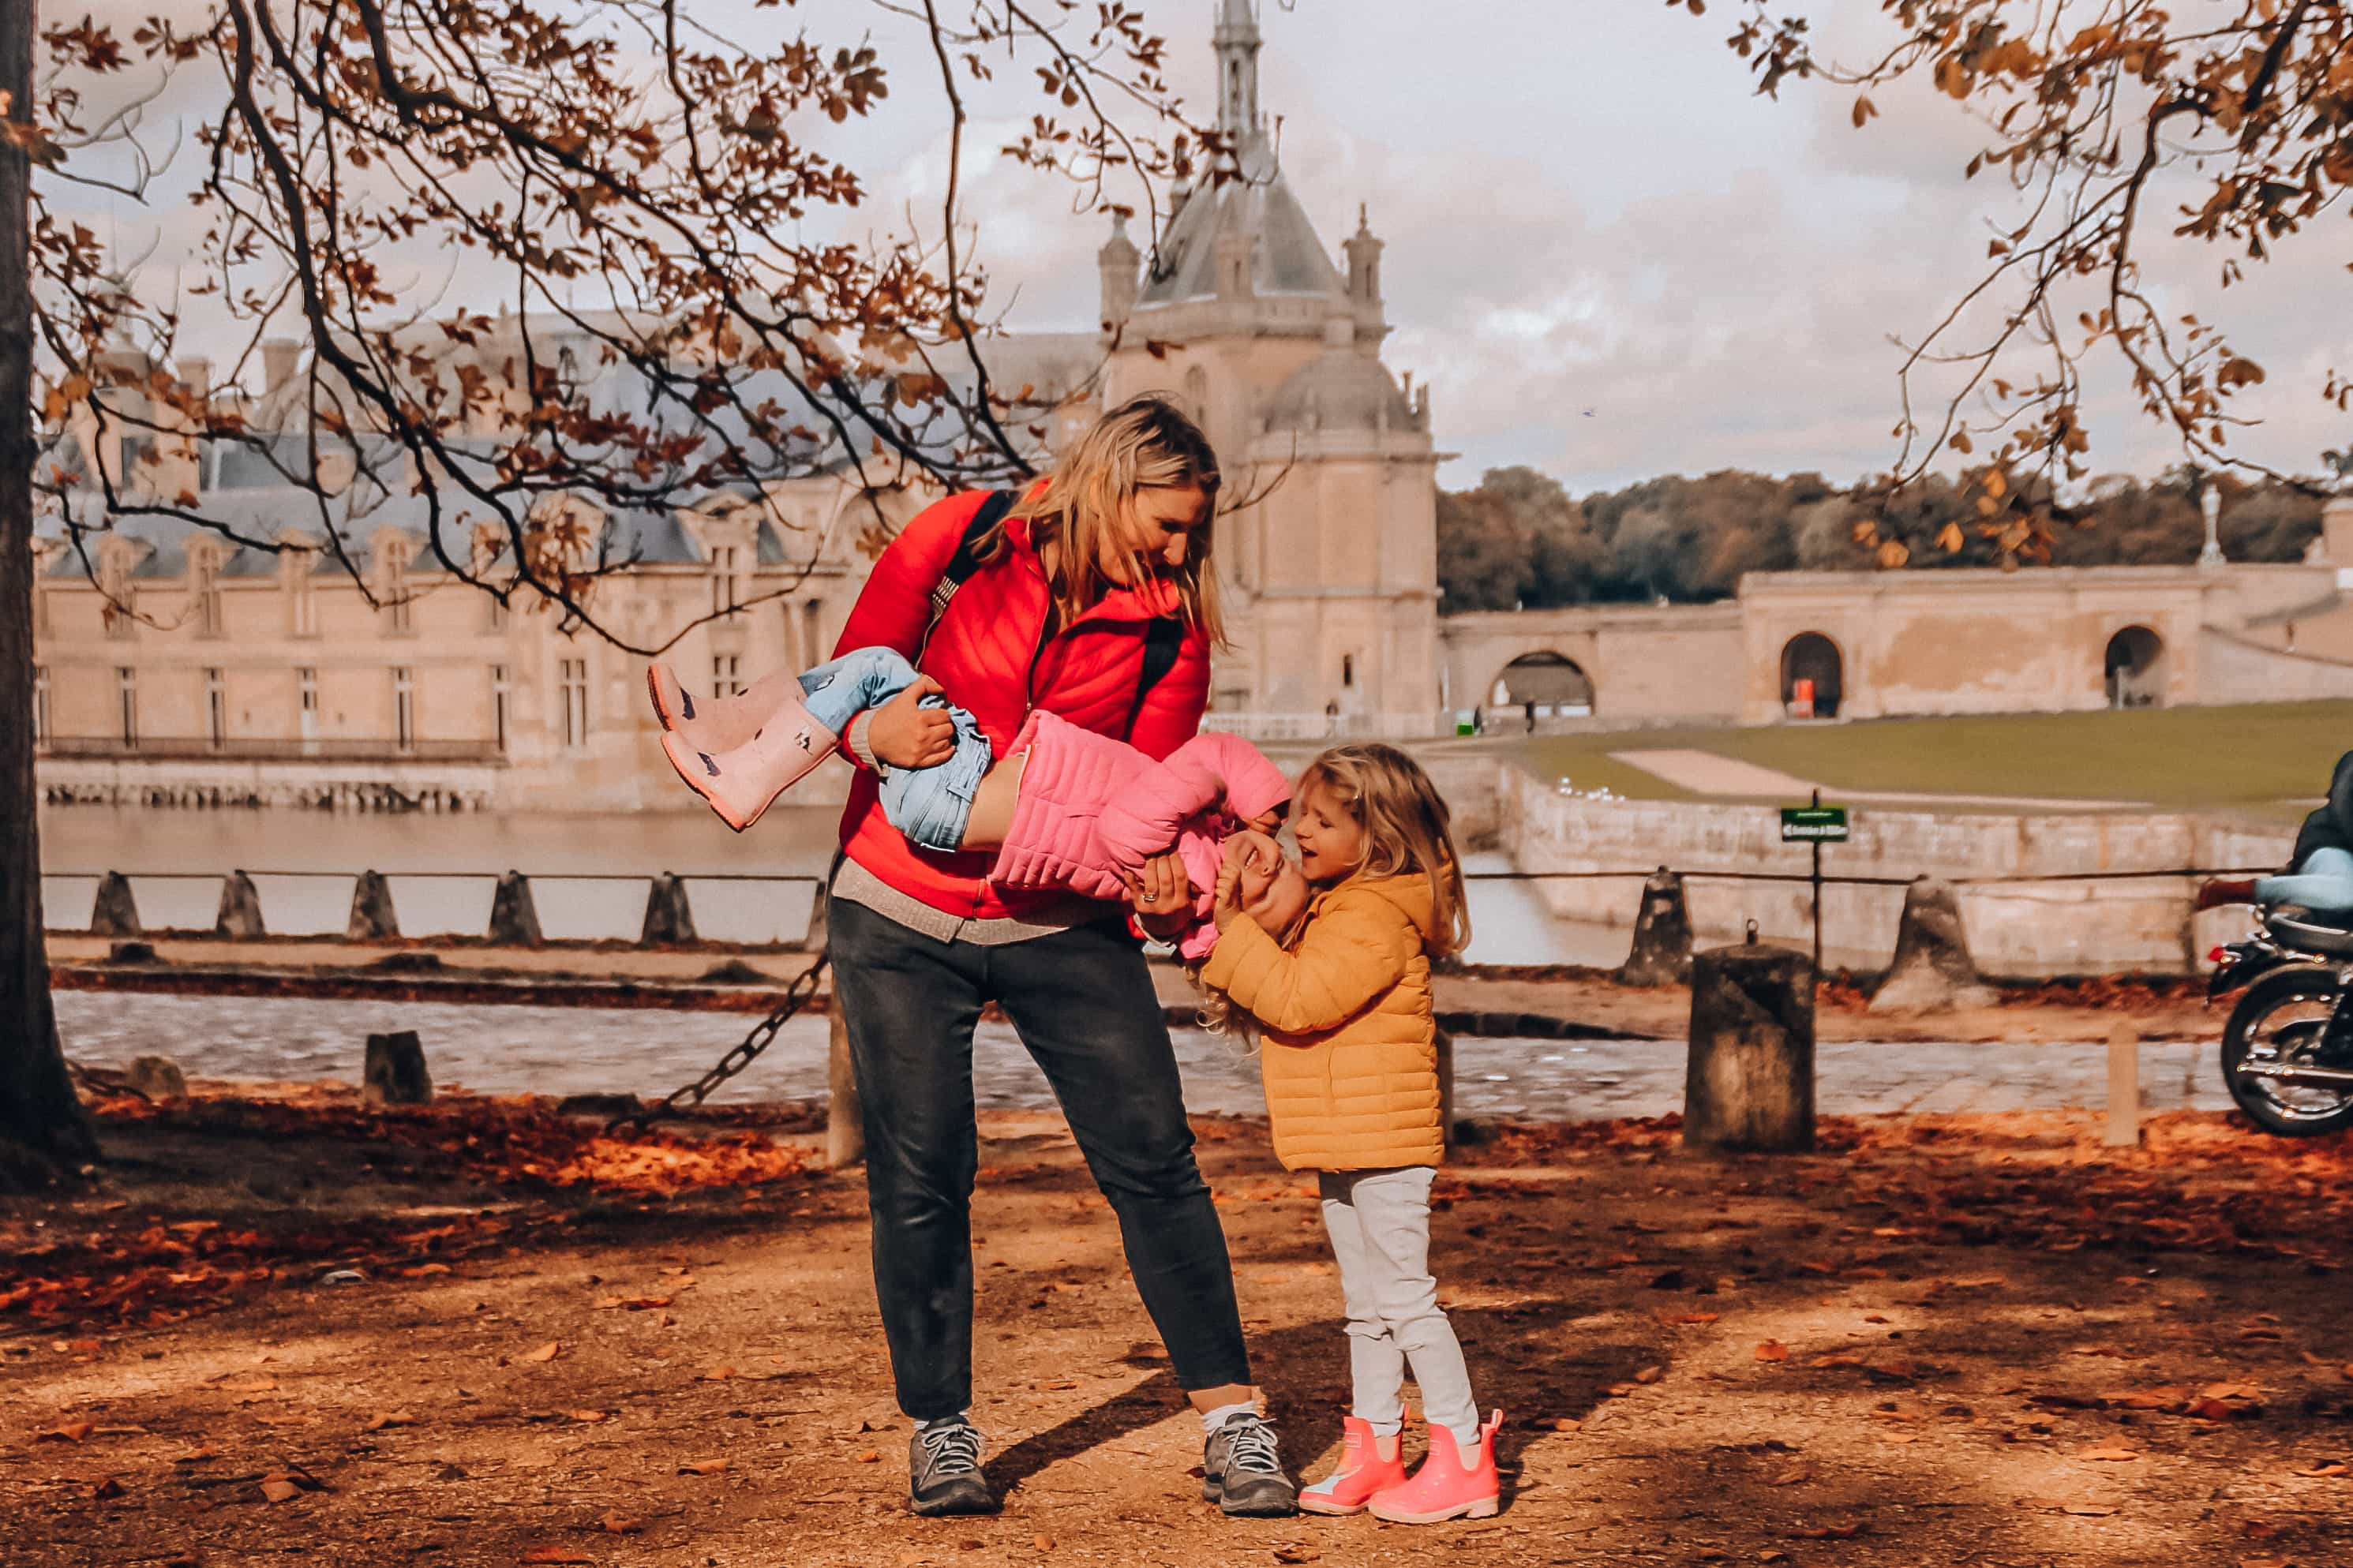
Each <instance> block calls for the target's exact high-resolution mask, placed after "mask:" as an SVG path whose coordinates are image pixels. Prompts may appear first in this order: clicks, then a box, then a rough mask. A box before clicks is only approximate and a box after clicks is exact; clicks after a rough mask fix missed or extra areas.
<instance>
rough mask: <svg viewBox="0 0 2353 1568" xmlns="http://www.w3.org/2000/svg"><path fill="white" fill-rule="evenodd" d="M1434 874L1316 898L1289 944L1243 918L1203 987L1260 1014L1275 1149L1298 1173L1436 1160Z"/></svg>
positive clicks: (1370, 882) (1220, 948) (1222, 944)
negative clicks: (1295, 939) (1432, 960)
mask: <svg viewBox="0 0 2353 1568" xmlns="http://www.w3.org/2000/svg"><path fill="white" fill-rule="evenodd" d="M1436 903H1437V900H1436V899H1435V897H1434V896H1433V894H1432V892H1431V889H1430V879H1429V878H1428V877H1424V876H1410V877H1384V878H1379V879H1360V878H1351V879H1349V880H1347V881H1345V882H1343V883H1341V884H1340V885H1339V886H1337V887H1335V888H1331V889H1326V890H1325V891H1324V892H1322V893H1319V894H1317V895H1316V896H1315V898H1314V900H1313V901H1312V902H1310V903H1309V904H1308V906H1307V920H1306V924H1305V925H1304V926H1303V928H1302V929H1301V931H1300V934H1299V940H1298V942H1296V944H1294V946H1293V948H1292V949H1291V950H1289V951H1287V952H1286V951H1285V950H1284V949H1283V948H1282V945H1281V944H1279V943H1278V942H1276V941H1275V940H1274V938H1272V937H1271V936H1269V935H1268V934H1267V933H1266V932H1265V931H1262V930H1261V929H1260V928H1259V926H1258V924H1257V922H1256V921H1252V920H1250V917H1249V916H1247V915H1243V916H1240V917H1237V918H1236V919H1235V920H1234V921H1233V922H1232V923H1231V924H1230V925H1229V926H1228V927H1227V928H1226V930H1225V931H1224V932H1223V933H1222V934H1221V935H1220V936H1219V938H1218V945H1217V947H1216V949H1215V950H1214V951H1212V952H1210V954H1209V962H1208V964H1207V965H1206V966H1205V967H1204V968H1203V969H1202V971H1201V978H1202V980H1203V982H1204V983H1206V984H1209V985H1213V986H1215V987H1217V988H1218V989H1219V991H1222V992H1224V993H1225V994H1226V995H1227V996H1229V997H1230V998H1231V999H1232V1001H1233V1004H1234V1005H1235V1006H1237V1007H1240V1008H1241V1009H1242V1010H1243V1011H1245V1012H1248V1013H1250V1015H1251V1016H1254V1017H1256V1018H1257V1019H1258V1021H1259V1023H1260V1025H1261V1026H1262V1027H1263V1029H1264V1031H1265V1039H1264V1043H1263V1046H1262V1048H1261V1052H1260V1064H1261V1071H1262V1072H1263V1073H1264V1075H1265V1079H1266V1109H1267V1115H1268V1117H1269V1119H1270V1120H1271V1121H1272V1122H1273V1125H1274V1153H1275V1157H1276V1158H1277V1159H1279V1160H1281V1161H1282V1163H1283V1166H1284V1168H1286V1169H1288V1170H1293V1171H1378V1170H1388V1169H1390V1168H1392V1167H1395V1166H1399V1165H1435V1164H1437V1163H1439V1159H1440V1154H1441V1153H1442V1152H1443V1148H1444V1143H1443V1140H1442V1139H1441V1138H1440V1134H1439V1125H1438V1022H1437V1017H1436V1015H1435V1012H1434V1009H1433V1007H1432V1005H1431V1002H1430V957H1429V953H1428V946H1427V944H1428V942H1429V940H1430V935H1431V934H1432V932H1433V931H1434V930H1435V927H1436V923H1437V913H1436Z"/></svg>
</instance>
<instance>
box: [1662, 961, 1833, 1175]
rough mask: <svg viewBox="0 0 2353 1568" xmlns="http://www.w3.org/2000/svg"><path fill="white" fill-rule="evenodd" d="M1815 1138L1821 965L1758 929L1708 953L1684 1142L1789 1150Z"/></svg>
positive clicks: (1687, 1081)
mask: <svg viewBox="0 0 2353 1568" xmlns="http://www.w3.org/2000/svg"><path fill="white" fill-rule="evenodd" d="M1813 1146H1814V966H1813V965H1812V964H1811V963H1809V962H1808V961H1807V958H1806V955H1805V954H1804V953H1802V952H1790V951H1789V950H1788V949H1787V948H1779V947H1766V946H1762V945H1760V944H1758V942H1757V941H1756V940H1755V938H1754V936H1753V935H1752V936H1751V938H1750V940H1749V941H1748V942H1747V943H1746V945H1744V946H1740V947H1718V948H1711V949H1709V950H1708V951H1707V952H1703V953H1700V954H1698V955H1697V956H1696V957H1694V959H1693V961H1692V1011H1691V1056H1690V1058H1689V1066H1688V1068H1686V1071H1685V1077H1684V1079H1683V1147H1684V1148H1686V1149H1690V1150H1694V1151H1700V1152H1726V1153H1731V1152H1754V1153H1768V1154H1788V1153H1802V1152H1805V1151H1807V1150H1810V1149H1811V1148H1812V1147H1813Z"/></svg>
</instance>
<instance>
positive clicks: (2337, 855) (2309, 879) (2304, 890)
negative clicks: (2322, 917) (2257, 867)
mask: <svg viewBox="0 0 2353 1568" xmlns="http://www.w3.org/2000/svg"><path fill="white" fill-rule="evenodd" d="M2255 902H2257V903H2259V904H2301V905H2303V906H2304V907H2305V908H2306V909H2307V910H2313V911H2314V912H2315V913H2317V914H2343V913H2344V912H2346V911H2347V910H2353V854H2348V853H2346V852H2345V851H2344V850H2342V849H2316V850H2314V851H2313V852H2312V853H2311V854H2309V855H2307V856H2306V857H2305V858H2304V864H2303V865H2301V866H2298V867H2297V868H2295V875H2293V876H2287V877H2258V878H2257V879H2255Z"/></svg>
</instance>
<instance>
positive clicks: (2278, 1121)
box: [2222, 964, 2353, 1138]
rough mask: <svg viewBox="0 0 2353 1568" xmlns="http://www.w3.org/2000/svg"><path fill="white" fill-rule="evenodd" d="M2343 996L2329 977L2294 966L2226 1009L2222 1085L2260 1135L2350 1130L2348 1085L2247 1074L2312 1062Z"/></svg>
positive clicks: (2352, 1104) (2352, 1095) (2351, 1089)
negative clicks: (2228, 1015)
mask: <svg viewBox="0 0 2353 1568" xmlns="http://www.w3.org/2000/svg"><path fill="white" fill-rule="evenodd" d="M2341 994H2343V988H2342V987H2341V986H2340V985H2339V984H2338V982H2337V976H2336V974H2335V973H2332V972H2331V971H2329V970H2326V969H2322V968H2319V967H2317V966H2316V965H2302V964H2299V965H2297V966H2296V967H2295V968H2293V969H2282V970H2276V971H2274V972H2273V973H2270V974H2266V975H2264V976H2263V978H2262V979H2261V980H2258V981H2256V982H2255V983H2254V984H2253V985H2251V986H2249V987H2247V994H2245V995H2244V996H2242V997H2240V998H2239V1005H2237V1006H2236V1007H2233V1008H2232V1009H2231V1021H2230V1022H2229V1023H2227V1024H2225V1025H2224V1026H2222V1084H2223V1087H2224V1088H2226V1089H2229V1090H2230V1091H2231V1098H2232V1100H2236V1101H2237V1102H2238V1106H2239V1109H2240V1110H2243V1111H2245V1112H2246V1113H2247V1115H2248V1116H2249V1117H2250V1118H2251V1119H2252V1120H2253V1121H2254V1123H2255V1125H2256V1126H2258V1127H2261V1128H2262V1129H2263V1131H2266V1132H2276V1133H2278V1134H2280V1135H2281V1136H2283V1137H2286V1138H2316V1137H2318V1136H2319V1135H2320V1134H2322V1133H2324V1132H2335V1131H2337V1130H2339V1129H2340V1128H2344V1127H2348V1126H2353V1084H2348V1085H2347V1086H2346V1087H2345V1088H2342V1089H2334V1088H2324V1087H2320V1086H2316V1085H2306V1084H2292V1083H2281V1082H2279V1081H2278V1080H2276V1079H2267V1078H2257V1077H2253V1076H2251V1075H2250V1074H2249V1073H2248V1072H2247V1070H2246V1069H2247V1068H2249V1067H2250V1066H2261V1065H2264V1064H2268V1063H2280V1064H2289V1063H2295V1064H2304V1063H2310V1062H2312V1061H2314V1060H2315V1058H2316V1056H2317V1054H2318V1052H2319V1049H2320V1042H2321V1035H2322V1032H2323V1031H2324V1030H2326V1029H2327V1026H2328V1016H2329V1015H2330V1014H2331V1013H2332V1012H2334V1011H2335V1010H2336V1007H2337V998H2338V997H2339V996H2340V995H2341ZM2332 1065H2333V1064H2332Z"/></svg>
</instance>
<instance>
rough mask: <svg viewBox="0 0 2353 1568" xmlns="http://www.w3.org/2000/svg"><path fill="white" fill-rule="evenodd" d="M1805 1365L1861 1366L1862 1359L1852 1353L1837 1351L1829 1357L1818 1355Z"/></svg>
mask: <svg viewBox="0 0 2353 1568" xmlns="http://www.w3.org/2000/svg"><path fill="white" fill-rule="evenodd" d="M1806 1364H1807V1365H1808V1366H1811V1367H1831V1366H1861V1365H1862V1357H1861V1356H1859V1355H1857V1354H1856V1353H1855V1352H1852V1351H1839V1352H1835V1353H1833V1354H1831V1355H1818V1356H1816V1357H1815V1358H1814V1359H1813V1360H1811V1361H1810V1362H1808V1363H1806Z"/></svg>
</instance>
